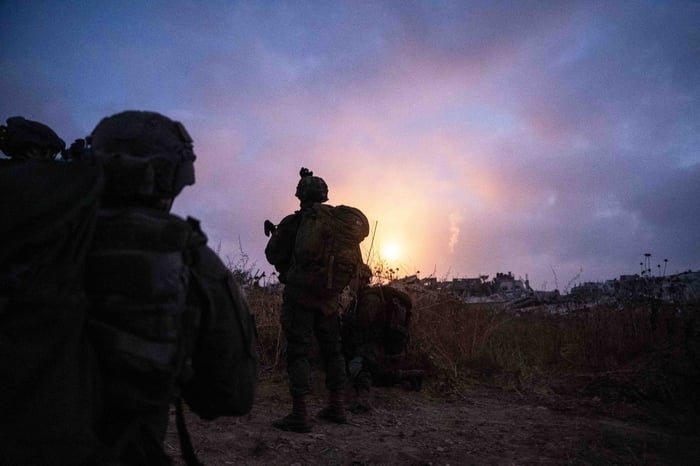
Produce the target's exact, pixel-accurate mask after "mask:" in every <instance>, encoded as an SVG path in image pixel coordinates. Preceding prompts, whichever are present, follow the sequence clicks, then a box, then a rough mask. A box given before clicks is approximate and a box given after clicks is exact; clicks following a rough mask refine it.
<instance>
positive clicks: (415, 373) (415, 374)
mask: <svg viewBox="0 0 700 466" xmlns="http://www.w3.org/2000/svg"><path fill="white" fill-rule="evenodd" d="M424 374H425V372H424V371H422V370H417V369H416V370H410V371H399V378H400V379H401V381H407V382H408V383H409V384H410V385H411V387H410V389H411V391H414V392H419V391H420V390H421V388H422V387H423V375H424Z"/></svg>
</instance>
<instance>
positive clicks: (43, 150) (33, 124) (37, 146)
mask: <svg viewBox="0 0 700 466" xmlns="http://www.w3.org/2000/svg"><path fill="white" fill-rule="evenodd" d="M65 147H66V143H65V142H64V141H63V139H61V138H59V137H58V135H57V134H56V133H55V132H54V131H53V130H52V129H51V128H49V127H48V126H46V125H44V124H42V123H39V122H38V121H32V120H27V119H25V118H23V117H21V116H14V117H11V118H8V119H7V126H0V150H2V151H3V152H4V153H5V154H6V155H8V156H10V157H12V158H16V159H49V160H50V159H53V158H54V157H56V154H58V153H59V152H60V151H62V150H63V149H65Z"/></svg>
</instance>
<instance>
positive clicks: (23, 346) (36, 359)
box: [0, 160, 103, 465]
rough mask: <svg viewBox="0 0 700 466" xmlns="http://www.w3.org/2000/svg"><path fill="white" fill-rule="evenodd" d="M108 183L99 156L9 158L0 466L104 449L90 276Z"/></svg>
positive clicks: (72, 459)
mask: <svg viewBox="0 0 700 466" xmlns="http://www.w3.org/2000/svg"><path fill="white" fill-rule="evenodd" d="M102 181H103V178H102V173H101V171H100V170H99V169H97V167H95V166H94V165H92V164H86V163H59V162H54V161H31V160H30V161H17V160H0V213H1V215H2V218H3V220H2V223H1V224H0V445H1V447H0V464H30V465H33V464H36V465H39V464H57V465H61V464H71V465H73V464H80V463H82V462H84V461H87V460H88V459H90V458H91V457H92V456H93V455H94V453H95V451H96V450H97V449H98V447H99V442H98V440H97V438H96V436H95V433H94V427H95V424H96V422H97V418H98V416H99V405H100V403H101V393H100V386H99V382H100V381H99V374H98V371H97V361H96V358H95V355H94V353H93V351H92V347H91V345H90V344H89V343H88V341H87V337H86V333H85V321H86V312H87V300H86V296H85V291H84V289H83V286H82V284H83V270H84V267H83V266H84V263H85V258H86V253H87V250H88V248H89V246H90V243H91V240H92V237H93V232H94V226H95V219H96V211H97V203H98V199H99V198H100V193H101V189H102Z"/></svg>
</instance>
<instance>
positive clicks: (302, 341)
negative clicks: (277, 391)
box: [273, 302, 313, 432]
mask: <svg viewBox="0 0 700 466" xmlns="http://www.w3.org/2000/svg"><path fill="white" fill-rule="evenodd" d="M280 321H281V324H282V330H283V331H284V335H285V338H286V339H287V350H286V356H287V375H288V377H289V392H290V394H291V395H292V412H291V414H289V415H287V416H285V417H284V418H282V419H279V420H277V421H275V422H273V425H274V426H275V427H277V428H278V429H282V430H288V431H293V432H309V431H310V430H311V423H310V422H309V419H308V413H307V408H306V400H307V398H308V395H309V393H310V392H311V366H310V364H309V352H310V351H311V344H312V338H313V314H312V313H311V311H310V310H309V309H307V308H305V307H303V306H299V305H295V304H292V303H289V302H284V303H283V304H282V315H281V317H280Z"/></svg>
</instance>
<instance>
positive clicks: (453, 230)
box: [447, 212, 462, 254]
mask: <svg viewBox="0 0 700 466" xmlns="http://www.w3.org/2000/svg"><path fill="white" fill-rule="evenodd" d="M461 223H462V216H461V215H460V214H459V212H451V213H450V241H449V242H448V243H447V248H448V249H449V251H450V254H451V253H453V252H454V251H455V246H456V245H457V241H458V240H459V225H460V224H461Z"/></svg>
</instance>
